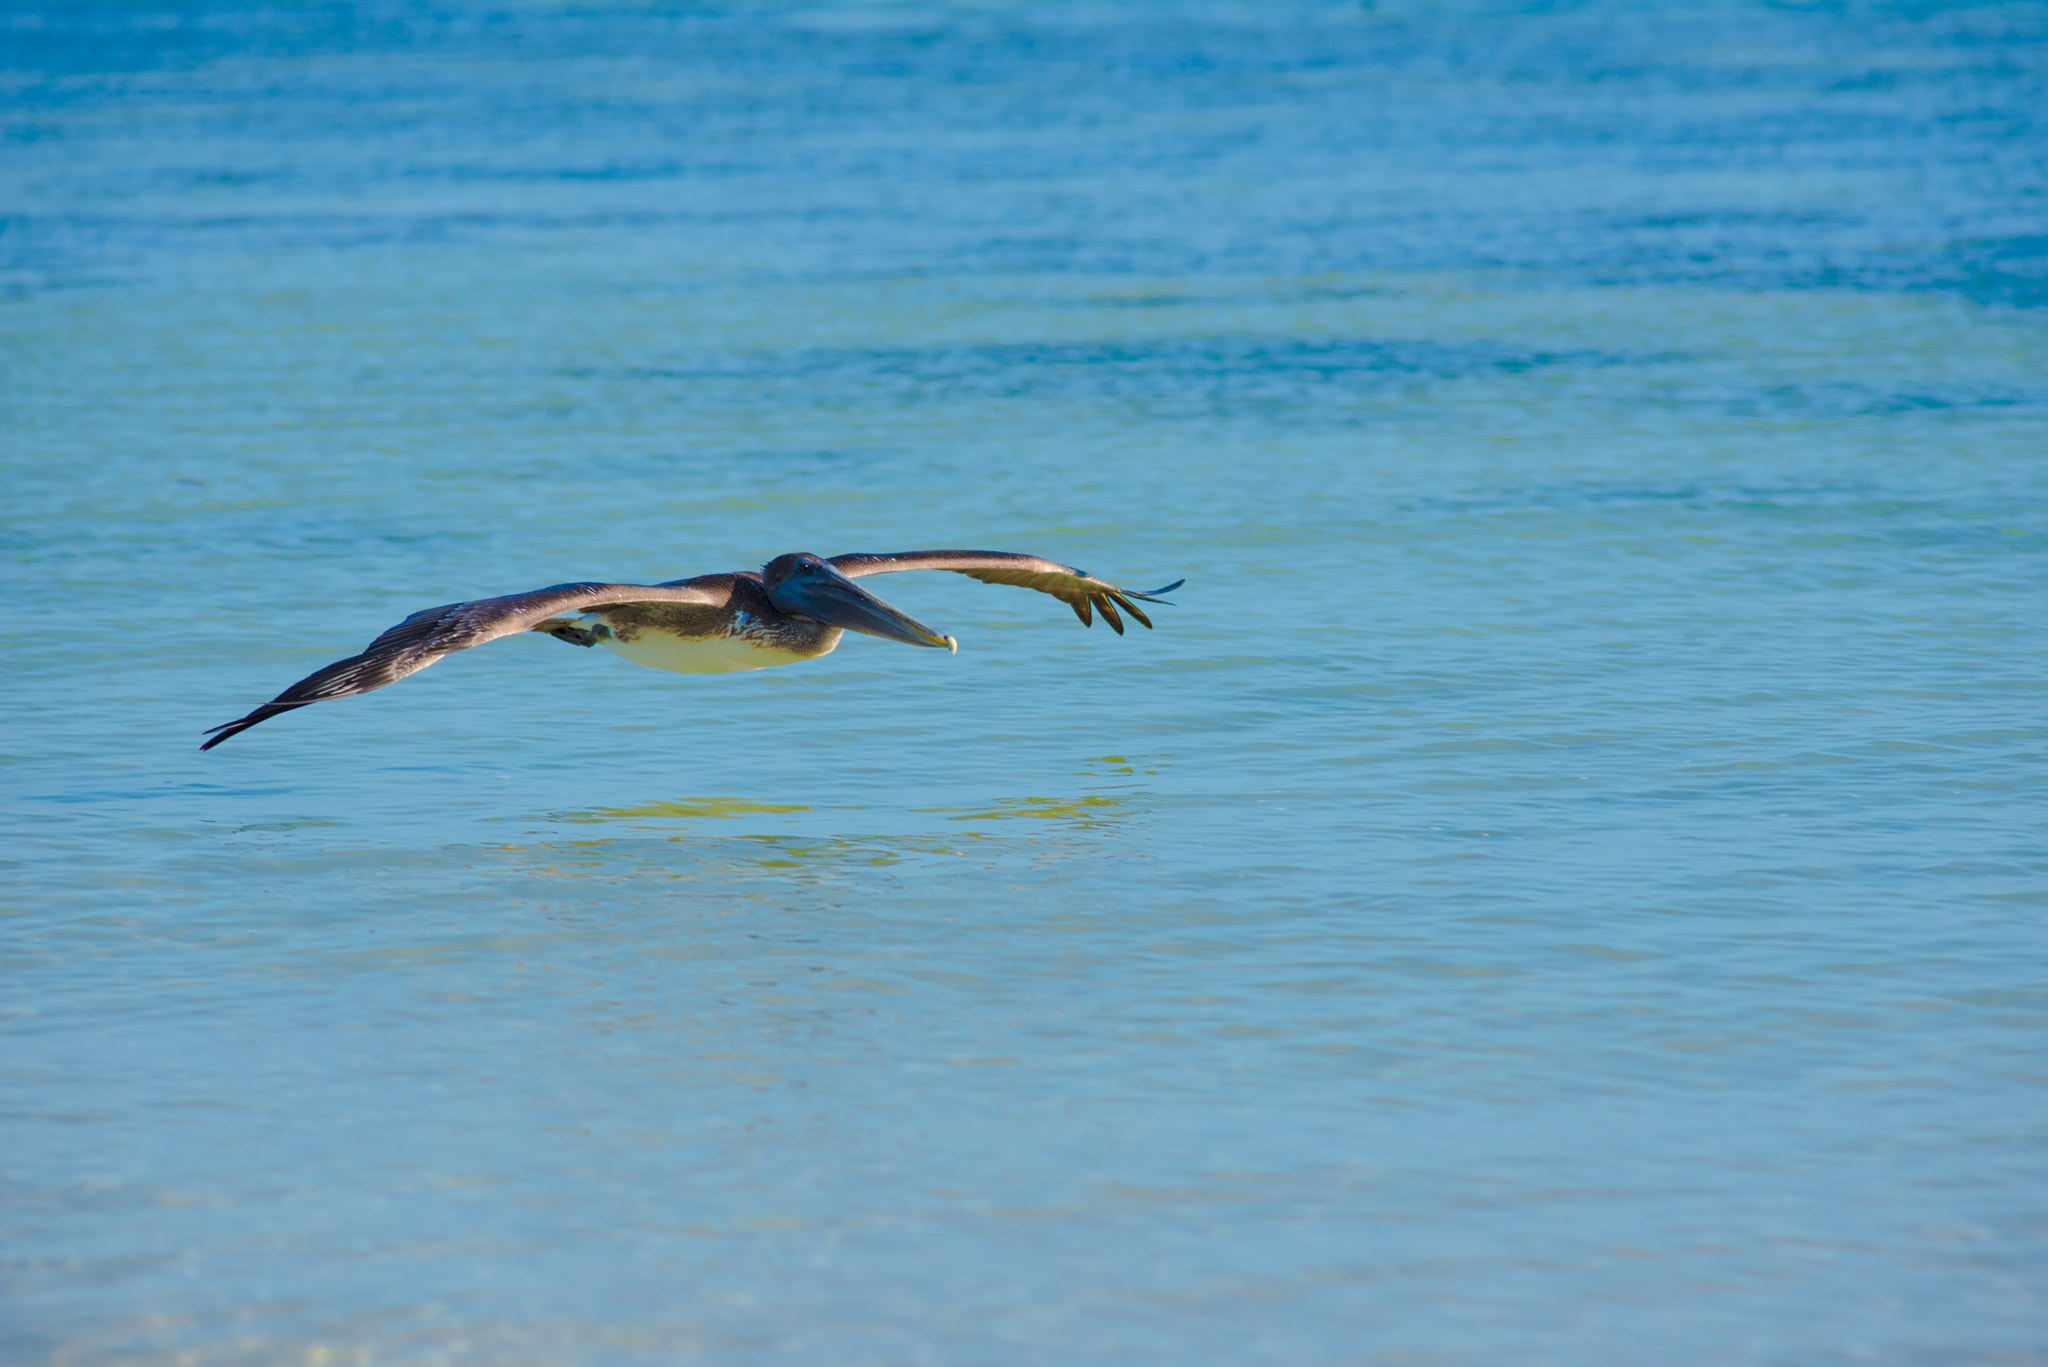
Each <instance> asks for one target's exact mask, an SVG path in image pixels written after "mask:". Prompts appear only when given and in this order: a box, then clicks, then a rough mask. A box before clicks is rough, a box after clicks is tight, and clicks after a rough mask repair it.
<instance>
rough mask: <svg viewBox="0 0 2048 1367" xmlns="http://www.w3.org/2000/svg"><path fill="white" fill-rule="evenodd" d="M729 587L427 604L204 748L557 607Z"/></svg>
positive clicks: (574, 587) (593, 587) (689, 595)
mask: <svg viewBox="0 0 2048 1367" xmlns="http://www.w3.org/2000/svg"><path fill="white" fill-rule="evenodd" d="M729 593H730V586H729V585H728V586H726V588H725V591H724V592H721V591H719V589H718V588H716V587H693V586H692V585H691V584H690V582H689V581H687V580H685V581H680V582H678V583H675V584H663V585H657V586H646V585H640V584H557V585H555V586H554V587H553V588H546V589H536V590H535V591H534V592H532V593H513V594H507V595H506V596H504V597H502V598H479V599H476V600H475V601H473V602H468V603H448V604H445V605H444V606H441V607H438V608H424V609H422V610H421V611H419V612H415V613H413V614H412V615H411V616H410V617H407V618H406V619H405V620H404V621H402V622H400V623H399V624H398V625H397V626H395V627H392V628H391V629H390V630H389V631H387V632H385V633H384V634H383V635H381V636H379V637H378V638H377V639H376V640H374V641H372V642H370V644H369V645H367V646H365V647H364V648H363V652H362V654H360V655H351V656H350V657H349V658H347V659H346V660H337V661H335V662H334V663H333V664H331V665H328V666H327V667H326V668H325V669H321V670H316V671H314V672H313V673H311V674H308V675H307V676H306V677H305V678H303V679H301V680H299V681H298V682H297V683H295V684H293V685H292V686H291V687H290V688H287V689H286V690H285V691H284V692H282V693H280V694H278V695H277V696H276V697H275V698H272V699H271V700H270V701H269V702H267V703H265V704H263V706H261V707H259V708H257V709H256V710H255V711H253V712H251V713H250V714H249V715H248V716H246V717H241V718H238V719H237V720H235V721H231V722H224V723H222V724H221V725H219V726H216V727H213V728H211V732H210V734H213V739H212V740H209V741H208V742H206V744H204V745H202V746H200V747H199V748H200V749H202V750H211V749H212V748H213V747H214V746H216V745H219V744H220V743H221V742H222V741H224V740H226V739H227V738H228V737H229V736H234V735H239V734H241V733H242V732H244V731H246V730H248V729H249V728H250V727H252V726H254V725H256V724H257V723H258V722H263V721H268V720H270V718H272V717H274V716H276V715H277V714H278V713H280V712H289V711H291V710H292V709H293V708H296V707H305V706H307V705H309V704H311V703H316V702H326V701H328V700H329V699H332V698H347V697H351V696H353V695H355V694H357V693H368V692H369V691H370V690H371V689H374V688H382V687H384V686H385V685H386V684H394V683H397V682H398V681H399V680H400V679H402V678H404V677H405V676H406V675H408V674H417V673H418V672H419V671H420V670H422V669H425V668H426V667H427V666H428V665H430V664H433V663H434V662H435V661H437V660H439V659H440V658H441V657H442V656H444V655H452V654H454V653H455V652H456V651H458V650H467V649H469V648H470V647H471V646H480V645H482V644H484V642H486V641H495V640H497V639H498V638H499V637H500V636H511V635H515V634H516V633H518V632H522V631H527V630H530V629H532V628H533V627H534V626H535V625H537V624H538V623H540V622H544V621H546V620H547V619H548V618H550V617H552V616H554V615H555V614H556V613H560V612H577V611H580V610H582V609H584V608H590V607H596V606H598V605H599V604H603V603H622V602H682V603H710V604H713V605H717V604H720V603H723V602H724V601H725V599H726V596H727V594H729Z"/></svg>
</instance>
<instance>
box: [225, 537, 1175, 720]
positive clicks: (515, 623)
mask: <svg viewBox="0 0 2048 1367" xmlns="http://www.w3.org/2000/svg"><path fill="white" fill-rule="evenodd" d="M898 570H952V571H954V572H955V573H958V574H964V575H967V576H969V577H970V578H973V579H979V580H981V581H982V582H983V583H984V584H1015V585H1018V586H1019V587H1020V588H1027V589H1036V590H1037V591H1038V592H1040V593H1049V594H1051V595H1052V596H1053V597H1055V598H1057V599H1059V600H1060V601H1061V602H1063V603H1065V604H1067V606H1069V607H1071V608H1072V609H1073V610H1074V615H1075V616H1076V617H1079V618H1080V619H1081V625H1083V626H1091V625H1093V619H1092V616H1091V612H1099V613H1101V614H1102V619H1103V620H1104V621H1105V622H1108V623H1109V625H1110V629H1111V630H1113V631H1115V632H1116V634H1117V635H1119V636H1121V635H1123V634H1124V624H1123V621H1122V619H1121V618H1119V617H1118V616H1117V610H1118V609H1119V608H1121V609H1122V610H1123V611H1125V612H1128V613H1129V614H1130V615H1131V616H1132V617H1134V618H1136V619H1137V620H1138V621H1139V622H1141V623H1143V624H1144V625H1145V626H1146V627H1148V628H1149V627H1150V626H1151V625H1152V619H1151V618H1149V617H1147V616H1146V615H1145V612H1144V609H1142V608H1140V607H1139V606H1138V604H1139V603H1141V602H1144V603H1159V602H1164V601H1165V600H1164V599H1162V598H1160V597H1158V595H1159V594H1162V593H1170V592H1172V591H1173V590H1174V589H1177V588H1179V587H1180V586H1181V584H1183V583H1185V582H1186V581H1185V580H1176V581H1174V582H1173V583H1171V584H1168V585H1167V586H1166V587H1165V588H1159V589H1151V590H1149V591H1147V592H1143V593H1140V592H1138V591H1136V590H1134V589H1120V588H1118V587H1117V586H1116V585H1114V584H1109V583H1104V582H1103V581H1102V580H1100V579H1097V578H1095V577H1094V576H1093V575H1091V574H1089V573H1088V572H1087V571H1085V570H1077V569H1075V568H1074V567H1073V566H1071V565H1061V564H1056V563H1055V562H1053V561H1051V560H1041V559H1039V558H1038V557H1037V556H1035V555H1011V554H1008V553H1006V552H1003V551H904V552H902V553H900V554H896V555H835V556H832V557H831V558H829V559H827V558H825V557H823V556H817V555H812V554H810V553H808V552H797V553H794V554H791V555H778V556H776V557H775V558H774V559H773V560H771V561H769V562H768V563H767V564H766V565H763V566H762V567H761V568H760V569H759V570H758V571H756V570H740V571H737V572H734V573H730V574H702V575H698V576H697V577H696V578H695V579H674V580H671V581H669V582H668V583H666V584H557V585H555V586H554V587H553V588H547V589H535V590H534V591H533V592H532V593H512V594H507V595H505V596H504V597H502V598H479V599H476V600H475V601H473V602H468V603H450V604H448V605H447V606H446V607H438V608H424V609H422V610H420V611H419V612H415V613H414V614H412V616H410V617H408V618H406V619H405V620H404V621H403V622H400V623H399V624H398V625H397V626H395V627H393V628H391V630H389V631H387V632H385V633H384V634H383V635H382V636H379V637H378V638H377V639H376V640H374V641H372V642H370V644H369V645H368V646H367V647H365V648H364V650H363V653H362V654H360V655H352V656H350V657H349V658H348V659H346V660H337V661H336V662H335V663H333V664H331V665H329V666H327V668H325V669H322V670H319V671H316V672H315V673H312V674H309V675H307V676H306V677H305V678H303V679H301V680H299V681H298V682H297V683H295V684H293V685H292V686H291V687H290V688H287V689H286V690H285V691H284V692H282V693H280V694H278V695H277V696H276V697H275V698H272V699H271V700H270V701H269V702H267V703H265V704H263V706H261V707H259V708H257V709H256V710H255V711H254V712H251V713H250V714H249V715H248V716H246V717H243V718H241V719H239V720H237V721H231V722H224V723H222V724H221V725H219V726H216V727H213V728H211V730H210V731H209V732H208V734H210V735H212V736H213V739H212V740H210V741H207V742H206V744H204V745H202V746H200V747H199V748H200V749H202V750H211V749H212V748H213V747H214V746H216V745H219V744H220V743H221V742H222V741H224V740H226V739H227V738H228V737H229V736H233V735H238V734H240V733H241V732H243V731H246V730H248V729H249V728H250V727H252V726H254V725H256V723H258V722H261V721H268V720H269V719H270V718H272V717H274V716H276V715H277V714H278V713H280V712H289V711H291V710H292V709H293V708H295V707H304V706H306V705H307V704H309V703H316V702H325V701H327V700H328V699H329V698H346V697H350V696H352V695H354V694H357V693H367V692H369V691H370V690H371V689H373V688H382V687H384V685H386V684H392V683H397V682H398V681H399V680H400V679H402V678H404V677H405V676H406V675H408V674H416V673H418V672H419V671H420V670H422V669H425V668H426V667H427V666H428V665H430V664H433V663H435V662H436V661H438V660H439V659H440V658H441V657H442V656H444V655H452V654H454V653H455V652H456V651H458V650H467V649H469V648H470V647H471V646H480V645H482V644H483V643H484V642H486V641H495V640H497V639H498V638H499V637H500V636H511V635H513V634H515V633H517V632H521V631H542V632H546V633H547V634H548V635H550V636H552V637H554V638H555V639H556V640H558V641H567V642H569V643H570V644H572V645H579V646H596V645H601V646H603V647H605V648H606V649H607V650H610V651H611V652H612V653H614V654H616V655H623V656H625V657H626V658H627V659H629V660H631V661H632V662H633V663H635V664H642V665H646V666H648V667H649V668H651V669H666V670H668V671H670V672H671V673H675V674H729V673H733V672H735V671H738V670H743V669H767V668H769V667H771V666H773V665H786V664H795V663H796V662H797V661H798V660H815V659H816V658H817V657H818V656H820V655H827V654H830V653H831V651H832V649H833V647H835V646H837V645H838V644H839V638H840V636H841V635H843V634H844V633H846V632H848V631H859V632H865V633H866V634H868V635H869V636H880V637H881V638H883V639H884V640H888V641H902V642H904V643H906V644H908V645H914V646H944V647H945V648H946V649H947V650H958V649H959V643H958V642H957V641H955V640H954V639H953V638H952V637H951V636H943V635H940V634H939V633H938V632H936V631H933V630H932V629H931V628H930V627H928V626H926V625H925V624H924V623H922V622H920V621H918V620H917V619H916V618H914V617H912V616H910V615H909V614H907V613H904V612H900V611H898V610H897V609H895V608H893V607H890V606H889V605H888V604H887V603H885V602H883V601H882V600H881V599H879V598H877V597H875V595H873V594H872V593H869V592H868V591H867V590H866V589H864V588H862V587H860V585H858V584H856V583H854V582H853V581H854V580H856V579H859V578H862V577H864V576H866V575H870V574H893V573H895V572H896V571H898Z"/></svg>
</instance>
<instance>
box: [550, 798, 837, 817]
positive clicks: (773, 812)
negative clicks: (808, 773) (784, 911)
mask: <svg viewBox="0 0 2048 1367" xmlns="http://www.w3.org/2000/svg"><path fill="white" fill-rule="evenodd" d="M809 810H811V809H810V808H809V807H806V806H802V805H800V804H797V803H788V802H748V801H747V800H745V799H744V798H737V797H693V798H685V799H684V800H683V801H681V802H643V803H641V804H640V805H639V806H637V807H593V808H591V809H590V810H589V811H587V812H561V813H558V814H557V815H556V817H555V820H557V821H630V820H634V819H636V818H644V817H662V818H669V819H682V820H696V819H700V818H704V817H713V818H716V819H718V820H721V821H723V820H730V819H731V818H733V817H736V816H760V815H763V814H766V815H769V816H780V815H786V814H788V813H790V812H808V811H809Z"/></svg>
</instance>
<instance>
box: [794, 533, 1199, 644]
mask: <svg viewBox="0 0 2048 1367" xmlns="http://www.w3.org/2000/svg"><path fill="white" fill-rule="evenodd" d="M832 564H833V565H834V566H835V567H836V568H837V569H838V571H839V572H840V573H841V574H843V575H845V576H846V577H847V578H849V579H858V578H860V577H861V576H862V575H864V574H893V573H895V572H896V571H897V570H951V571H953V572H954V573H955V574H964V575H966V576H967V577H968V578H970V579H979V580H980V581H981V582H982V583H984V584H1015V585H1017V587H1019V588H1025V589H1036V590H1038V592H1040V593H1049V594H1051V595H1052V596H1053V597H1055V598H1057V599H1059V600H1060V601H1061V602H1062V603H1065V604H1066V605H1067V606H1068V607H1070V608H1072V609H1073V610H1074V615H1075V616H1076V617H1078V618H1080V619H1081V625H1082V626H1084V627H1085V626H1093V625H1094V620H1093V618H1092V616H1091V615H1090V610H1091V609H1092V610H1093V611H1095V612H1100V613H1101V614H1102V620H1103V621H1105V622H1107V623H1109V627H1110V630H1112V631H1114V632H1115V633H1116V634H1117V635H1119V636H1121V635H1123V634H1124V624H1123V620H1122V619H1121V618H1119V617H1118V616H1117V609H1118V608H1122V609H1123V610H1124V611H1125V612H1128V613H1129V614H1131V616H1133V617H1135V618H1137V619H1138V621H1139V622H1141V623H1143V624H1144V625H1145V626H1146V627H1147V628H1150V627H1151V625H1152V619H1151V618H1150V617H1147V616H1146V615H1145V610H1144V609H1143V608H1141V607H1139V606H1138V604H1139V603H1164V602H1165V601H1166V600H1165V599H1164V598H1161V597H1159V596H1158V595H1160V594H1162V593H1171V592H1173V591H1174V590H1175V589H1177V588H1179V587H1180V586H1181V585H1182V584H1185V583H1186V582H1187V580H1185V579H1176V580H1174V581H1173V582H1172V583H1171V584H1168V585H1167V586H1166V587H1165V588H1159V589H1146V590H1145V591H1143V592H1142V593H1141V592H1139V591H1138V590H1137V589H1120V588H1118V587H1117V586H1116V585H1115V584H1110V583H1105V582H1104V581H1102V580H1100V579H1097V578H1096V577H1095V576H1094V575H1092V574H1090V573H1088V571H1086V570H1077V569H1075V568H1074V567H1073V566H1072V565H1062V564H1060V563H1058V562H1057V561H1053V560H1041V559H1040V558H1039V557H1037V556H1035V555H1012V554H1010V553H1009V552H1007V551H900V552H898V553H897V554H895V555H835V556H833V557H832Z"/></svg>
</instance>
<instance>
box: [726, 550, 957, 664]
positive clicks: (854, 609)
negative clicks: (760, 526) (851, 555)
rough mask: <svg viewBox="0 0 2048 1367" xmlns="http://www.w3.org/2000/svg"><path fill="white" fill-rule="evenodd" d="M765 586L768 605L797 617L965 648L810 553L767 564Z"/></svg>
mask: <svg viewBox="0 0 2048 1367" xmlns="http://www.w3.org/2000/svg"><path fill="white" fill-rule="evenodd" d="M761 584H762V586H763V587H764V588H766V589H767V590H768V601H769V602H771V603H773V604H774V605H775V606H776V607H777V608H779V609H781V610H782V611H783V612H786V613H788V614H790V615H791V616H793V617H808V618H810V619H811V620H812V621H814V622H823V623H824V624H825V625H826V626H829V627H843V628H845V629H846V630H847V631H859V632H865V633H866V634H867V635H869V636H879V637H881V638H882V639H883V640H885V641H901V642H903V643H904V644H905V645H913V646H944V647H945V648H946V649H947V650H954V651H957V650H958V649H959V648H960V645H959V642H957V641H955V640H954V639H953V638H952V637H950V636H945V635H941V634H940V633H939V632H936V631H933V630H932V629H931V628H930V627H928V626H926V625H925V624H924V623H922V622H920V621H918V620H917V619H916V618H915V617H912V616H911V615H910V614H909V613H907V612H899V611H898V610H896V609H895V608H892V607H890V606H889V605H888V604H887V603H885V602H883V601H882V600H881V599H879V598H877V597H875V595H873V594H872V593H869V592H868V591H867V590H866V589H864V588H862V587H861V586H860V585H858V584H856V583H854V582H853V581H852V580H851V579H848V578H847V577H846V576H845V575H843V574H841V573H840V572H839V571H838V570H837V569H835V568H834V567H833V565H832V562H831V561H829V560H826V559H825V558H824V557H823V556H818V555H812V554H811V553H810V552H808V551H797V552H795V553H793V554H790V555H778V556H776V557H775V558H774V559H773V560H771V561H769V562H768V563H767V564H765V565H763V566H762V567H761Z"/></svg>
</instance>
